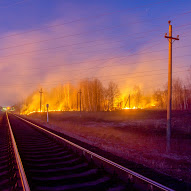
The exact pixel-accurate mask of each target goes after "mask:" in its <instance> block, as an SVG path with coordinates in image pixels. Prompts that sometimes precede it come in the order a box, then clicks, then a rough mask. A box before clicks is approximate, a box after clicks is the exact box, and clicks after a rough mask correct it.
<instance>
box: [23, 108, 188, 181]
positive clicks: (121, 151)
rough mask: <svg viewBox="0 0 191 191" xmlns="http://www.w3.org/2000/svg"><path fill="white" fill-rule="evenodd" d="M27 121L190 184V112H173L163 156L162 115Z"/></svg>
mask: <svg viewBox="0 0 191 191" xmlns="http://www.w3.org/2000/svg"><path fill="white" fill-rule="evenodd" d="M27 118H29V119H32V120H34V121H36V122H38V123H41V124H43V125H46V126H47V127H49V128H52V129H54V130H56V131H59V132H62V133H64V134H66V135H68V136H71V137H74V138H76V139H79V140H81V141H83V142H86V143H88V144H91V145H93V146H96V147H99V148H101V149H103V150H105V151H108V152H111V153H113V154H115V155H117V156H120V157H123V158H125V159H128V160H129V161H134V162H136V163H139V164H143V165H144V166H146V167H149V168H152V169H154V170H156V171H158V172H161V173H163V174H167V175H170V176H172V177H174V178H177V179H179V180H183V181H186V182H191V147H190V145H191V112H188V111H173V118H172V124H173V127H172V139H171V151H170V152H169V153H167V152H166V138H165V133H166V111H156V110H155V111H152V110H133V111H132V110H131V111H129V110H128V111H118V112H98V113H95V112H82V113H81V114H80V112H52V113H50V114H49V118H50V123H49V124H47V123H46V114H45V113H34V114H31V115H29V116H27Z"/></svg>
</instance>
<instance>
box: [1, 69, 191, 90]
mask: <svg viewBox="0 0 191 191" xmlns="http://www.w3.org/2000/svg"><path fill="white" fill-rule="evenodd" d="M186 71H189V70H182V71H178V72H173V73H182V72H186ZM166 74H167V73H158V74H149V75H142V76H135V77H136V78H137V77H146V76H153V75H166ZM110 76H111V75H110ZM119 76H121V75H119ZM98 77H100V76H98ZM129 78H133V77H129ZM83 79H97V76H95V77H91V78H82V80H83ZM119 79H128V77H124V78H119ZM111 80H112V79H105V80H102V82H103V81H111ZM115 80H116V79H115ZM71 81H72V80H66V82H65V83H66V84H68V83H69V82H71ZM51 83H52V82H44V83H40V82H35V83H24V84H12V85H9V84H0V87H8V86H11V87H18V86H21V87H24V86H29V85H42V84H43V86H45V85H44V84H47V85H50V84H51ZM55 83H56V84H57V85H58V83H63V80H62V81H54V82H53V84H55Z"/></svg>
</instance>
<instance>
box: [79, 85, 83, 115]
mask: <svg viewBox="0 0 191 191" xmlns="http://www.w3.org/2000/svg"><path fill="white" fill-rule="evenodd" d="M79 94H80V112H81V111H82V100H81V97H82V91H81V89H80V91H79Z"/></svg>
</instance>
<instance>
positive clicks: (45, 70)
mask: <svg viewBox="0 0 191 191" xmlns="http://www.w3.org/2000/svg"><path fill="white" fill-rule="evenodd" d="M17 2H18V3H17ZM19 2H20V3H19ZM169 5H171V6H169ZM190 5H191V2H190V1H188V0H187V1H173V4H172V1H158V2H157V1H156V2H153V1H141V2H140V1H138V0H136V1H122V0H120V1H114V0H112V1H107V0H104V1H103V0H100V1H99V0H98V1H87V0H79V1H75V0H72V1H60V0H55V1H51V0H46V1H45V0H39V1H37V0H34V1H32V0H28V1H23V2H21V1H8V2H7V1H1V2H0V11H1V12H0V15H1V17H0V23H1V27H0V41H1V43H0V95H1V99H0V105H13V104H15V103H17V102H18V101H22V100H23V99H25V98H26V96H27V95H29V94H30V93H31V92H33V91H34V90H36V89H40V88H41V87H42V88H46V89H49V88H52V87H54V86H56V85H58V84H65V83H71V84H74V85H75V84H76V83H78V82H79V81H80V80H82V79H84V78H90V79H91V78H98V79H99V80H100V81H102V82H103V84H107V83H108V82H109V81H114V82H116V83H117V84H118V85H119V88H120V90H121V92H122V94H123V95H126V94H128V93H130V92H131V91H132V89H133V87H134V86H135V85H138V86H140V87H141V88H142V91H143V92H144V93H145V94H146V93H149V92H151V91H152V90H153V89H156V88H162V87H163V86H164V84H165V83H166V82H167V74H168V73H167V72H168V41H167V39H165V38H164V35H165V33H166V32H167V33H168V20H172V25H173V35H175V36H176V35H180V40H179V41H177V42H174V43H173V77H174V78H180V79H182V80H183V81H184V82H185V83H186V80H185V79H186V76H187V75H189V71H188V69H189V66H190V61H189V60H190V57H189V56H191V55H189V54H190V46H191V43H190V41H191V37H190V30H191V23H190V22H189V21H190V19H191V12H190V10H189V7H191V6H190Z"/></svg>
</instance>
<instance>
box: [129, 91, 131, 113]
mask: <svg viewBox="0 0 191 191" xmlns="http://www.w3.org/2000/svg"><path fill="white" fill-rule="evenodd" d="M130 108H131V99H130V94H129V109H130Z"/></svg>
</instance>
